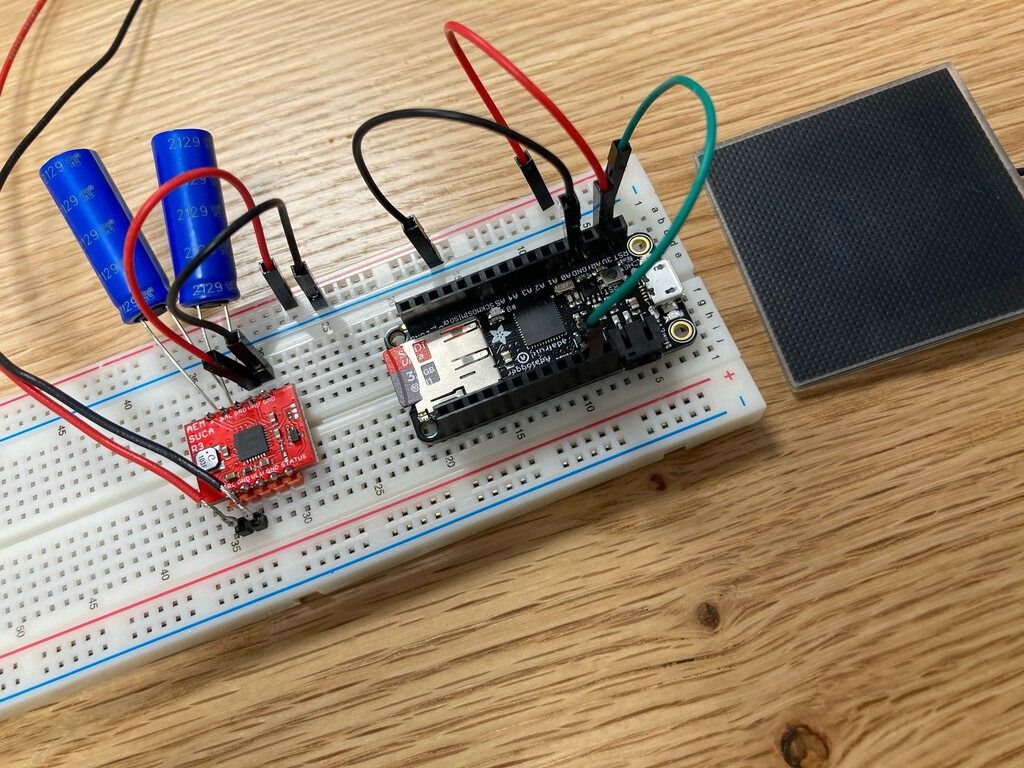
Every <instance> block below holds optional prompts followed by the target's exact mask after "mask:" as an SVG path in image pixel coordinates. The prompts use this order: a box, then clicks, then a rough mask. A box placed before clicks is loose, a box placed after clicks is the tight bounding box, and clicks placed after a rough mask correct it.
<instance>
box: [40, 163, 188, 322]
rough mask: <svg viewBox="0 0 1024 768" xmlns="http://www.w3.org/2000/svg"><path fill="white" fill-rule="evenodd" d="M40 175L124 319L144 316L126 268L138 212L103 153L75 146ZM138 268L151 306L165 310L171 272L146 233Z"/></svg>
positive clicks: (139, 244) (137, 255)
mask: <svg viewBox="0 0 1024 768" xmlns="http://www.w3.org/2000/svg"><path fill="white" fill-rule="evenodd" d="M39 176H40V177H41V178H42V180H43V184H45V185H46V189H47V190H48V191H49V193H50V196H51V197H52V198H53V201H54V202H55V203H56V204H57V207H58V208H60V211H61V213H62V214H63V216H64V220H65V221H66V222H67V223H68V226H69V227H71V231H72V232H73V233H74V235H75V237H76V238H77V239H78V244H79V245H81V246H82V250H83V251H85V256H86V258H87V259H89V263H90V264H91V265H92V268H93V269H94V270H95V272H96V275H97V276H98V277H99V279H100V282H101V283H102V284H103V287H104V289H105V290H106V291H107V295H108V296H109V297H110V300H111V301H112V302H113V303H114V306H115V307H117V311H118V312H119V313H120V314H121V321H122V322H124V323H135V322H138V321H139V320H142V319H143V317H142V311H141V310H140V309H139V305H138V304H137V303H136V302H135V299H134V298H133V297H132V293H131V290H130V289H129V288H128V282H127V281H126V280H125V276H124V270H123V264H124V240H125V235H126V234H127V233H128V226H129V225H130V224H131V220H132V215H131V213H130V212H129V210H128V206H127V205H126V204H125V202H124V198H123V197H122V196H121V193H120V192H119V191H118V190H117V187H115V186H114V182H113V181H112V180H111V178H110V174H109V173H108V172H107V169H106V167H105V166H104V165H103V161H102V160H100V157H99V155H97V154H96V153H95V152H94V151H93V150H91V149H70V150H68V151H67V152H62V153H61V154H59V155H56V156H55V157H53V158H51V159H50V160H49V161H48V162H46V163H45V164H44V165H43V167H42V168H40V169H39ZM135 274H136V278H137V280H138V284H139V288H140V289H141V290H142V295H143V296H145V297H146V301H147V303H148V304H149V306H151V307H152V308H153V309H154V310H155V311H157V312H161V311H163V309H164V307H165V306H166V303H167V288H168V283H167V276H166V275H165V274H164V271H163V270H162V269H161V268H160V265H159V264H158V263H157V260H156V258H154V256H153V251H152V250H151V249H150V247H149V244H148V243H147V242H146V241H145V239H144V238H143V237H142V236H141V235H140V236H139V239H138V242H137V243H136V244H135Z"/></svg>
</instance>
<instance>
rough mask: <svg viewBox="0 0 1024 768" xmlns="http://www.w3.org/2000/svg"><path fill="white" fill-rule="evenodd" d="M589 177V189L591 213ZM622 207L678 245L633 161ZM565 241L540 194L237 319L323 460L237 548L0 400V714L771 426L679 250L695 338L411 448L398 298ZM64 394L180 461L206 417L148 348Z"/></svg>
mask: <svg viewBox="0 0 1024 768" xmlns="http://www.w3.org/2000/svg"><path fill="white" fill-rule="evenodd" d="M590 181H591V177H583V178H581V179H580V180H579V185H578V187H577V191H578V194H579V195H580V197H581V202H582V205H583V208H584V216H585V218H589V214H588V209H589V208H590V207H591V206H592V203H593V201H592V200H591V199H590V197H589V194H590V191H589V190H590V189H591V187H592V185H591V183H590ZM617 210H618V211H619V212H620V213H622V214H623V215H624V216H625V218H626V221H627V225H628V227H629V230H630V232H646V233H647V234H650V235H651V236H653V237H655V238H657V237H658V236H660V235H661V233H662V232H664V229H665V226H666V224H667V221H668V219H667V216H666V215H665V213H664V211H663V209H662V206H661V203H660V202H659V201H658V199H657V197H656V196H655V194H654V192H653V190H652V189H651V186H650V184H649V182H648V180H647V178H646V176H645V175H644V173H643V170H642V168H641V167H640V166H639V164H638V163H637V162H636V158H634V159H633V161H632V163H631V165H630V168H629V169H628V170H627V173H626V176H625V179H624V181H623V184H622V187H621V199H620V202H619V206H618V209H617ZM561 236H562V224H561V221H560V220H558V219H557V218H556V216H554V215H553V214H551V213H549V212H546V211H542V210H541V209H540V208H539V206H537V205H536V203H535V202H533V200H532V198H531V199H530V200H526V201H522V202H520V203H517V204H515V205H510V206H508V207H506V208H503V209H502V210H500V211H497V212H495V213H492V214H490V215H488V216H484V217H481V218H480V219H477V220H475V221H472V222H469V223H467V224H465V225H462V226H459V227H455V228H453V229H451V230H449V231H448V232H446V233H443V234H442V235H441V236H440V238H439V239H440V242H439V243H438V246H439V250H440V252H441V254H442V256H443V257H444V260H445V266H444V267H443V268H441V269H437V270H434V271H433V272H431V271H429V270H427V269H426V268H425V267H424V266H423V264H422V262H421V261H420V260H419V258H418V257H417V256H416V255H415V253H413V252H412V251H411V249H405V250H402V251H398V252H395V253H391V254H387V255H385V256H383V257H380V258H377V259H373V260H370V261H368V262H366V263H364V264H361V265H356V266H353V267H352V268H350V269H347V270H345V271H344V272H342V273H341V274H339V275H337V276H334V277H332V278H330V279H328V280H324V281H323V285H324V293H325V294H326V296H327V298H328V300H329V301H330V303H331V305H332V308H331V309H330V310H328V311H326V312H323V313H321V314H320V315H312V314H311V313H309V312H308V311H307V312H306V314H301V312H300V313H299V314H297V315H294V316H288V315H287V314H285V313H284V312H283V311H281V310H280V309H278V308H277V306H276V304H275V302H273V301H266V302H263V303H257V304H255V305H253V306H251V307H249V308H247V309H243V310H241V311H239V312H237V313H236V314H235V316H234V320H235V323H236V325H237V326H238V327H240V328H241V329H242V330H243V331H244V333H245V334H246V335H247V336H248V337H249V338H250V339H252V340H254V342H256V343H257V344H258V345H259V346H260V347H261V348H262V350H263V352H264V353H265V354H266V356H267V357H268V358H269V359H270V361H271V362H272V363H273V365H274V368H275V370H276V371H277V372H278V374H279V379H278V381H277V382H275V384H280V385H285V384H289V383H290V384H294V385H295V388H296V391H297V393H298V396H299V400H300V403H301V406H302V409H303V411H304V414H305V417H306V420H307V421H308V425H309V434H310V435H311V439H312V441H313V447H314V449H315V451H316V453H317V463H316V464H315V465H314V466H312V467H310V468H308V469H306V470H305V471H304V472H303V475H304V483H303V484H302V485H301V486H296V487H293V488H289V489H286V490H285V491H283V492H282V493H280V494H279V495H276V496H273V497H271V498H267V499H265V500H263V502H262V508H263V510H264V511H265V512H266V514H267V515H268V517H269V518H270V526H269V528H267V529H266V530H264V531H259V532H257V533H255V534H253V535H250V536H248V537H245V538H238V537H236V536H235V535H234V534H233V532H232V531H230V529H229V528H227V527H226V526H225V525H224V524H222V523H221V522H220V521H219V520H218V519H217V518H216V517H214V516H213V515H212V514H211V513H209V512H208V511H206V510H203V509H198V508H196V507H195V505H193V504H192V503H191V502H187V501H186V500H185V499H184V498H183V497H182V496H180V495H178V494H176V493H175V492H174V491H173V489H171V488H170V487H169V486H167V485H166V484H164V483H162V482H161V481H160V480H158V479H156V478H154V477H153V476H152V475H150V474H148V473H146V472H140V471H138V470H137V469H136V468H134V467H132V466H128V465H126V464H124V463H123V462H121V461H120V460H117V459H116V458H115V457H113V456H111V455H110V454H108V453H106V452H105V451H104V450H102V449H100V448H98V447H96V446H95V445H93V444H92V443H90V442H89V441H88V440H85V439H84V438H82V437H81V436H80V435H78V434H77V433H76V432H75V431H73V430H70V429H68V428H67V427H66V426H65V425H64V424H63V423H62V422H60V421H59V420H56V419H54V418H52V417H51V415H50V414H49V413H48V412H46V411H45V410H44V409H42V408H40V407H39V406H37V405H36V404H35V403H33V402H31V401H28V400H26V399H23V398H21V399H13V400H8V401H7V402H5V403H3V404H0V466H2V475H3V480H4V482H3V486H2V490H0V716H6V715H10V714H12V713H13V712H16V711H20V710H23V709H27V708H30V707H33V706H37V705H39V704H41V703H43V702H45V701H49V700H52V699H54V698H56V697H58V696H60V695H63V694H64V693H66V692H67V691H69V690H71V689H75V688H79V687H81V686H84V685H86V684H88V683H90V682H93V681H96V680H99V679H103V678H107V677H110V676H112V675H115V674H117V673H118V672H121V671H123V670H125V669H127V668H130V667H132V666H136V665H139V664H141V663H143V662H145V661H147V660H149V659H153V658H157V657H160V656H164V655H167V654H170V653H173V652H175V651H177V650H180V649H182V648H184V647H186V646H189V645H193V644H195V643H198V642H200V641H202V640H204V639H206V638H209V637H212V636H214V635H216V634H218V633H220V632H222V631H226V630H227V629H228V628H231V627H235V626H238V625H239V624H240V623H244V622H246V621H251V620H254V619H256V618H258V617H260V616H262V615H265V614H266V613H267V612H268V611H271V610H276V609H282V608H285V607H287V606H290V605H294V604H295V603H297V602H298V601H299V600H300V599H301V598H302V597H303V596H305V595H307V594H308V593H310V592H313V591H327V590H331V589H336V588H338V587H340V586H343V585H346V584H350V583H352V582H355V581H359V580H362V579H365V578H367V577H368V576H370V575H371V574H373V573H374V572H377V571H380V570H382V569H384V568H390V567H394V566H395V565H396V564H397V563H399V562H401V561H404V560H407V559H409V558H412V557H415V556H417V555H421V554H423V553H425V552H427V551H429V550H431V549H434V548H437V547H440V546H442V545H444V544H446V543H449V542H451V541H453V540H455V539H458V538H461V537H464V536H467V535H469V534H470V533H473V532H475V531H477V530H480V529H481V528H483V527H486V526H490V525H493V524H495V523H497V522H499V521H501V520H504V519H507V518H509V517H511V516H513V515H516V514H520V513H522V512H525V511H527V510H529V509H532V508H534V507H537V506H539V505H541V504H545V503H548V502H551V501H554V500H556V499H559V498H563V497H565V496H567V495H569V494H571V493H574V492H577V491H579V490H582V489H583V488H586V487H588V486H592V485H595V484H597V483H600V482H603V481H605V480H607V479H609V478H610V477H613V476H615V475H618V474H622V473H624V472H627V471H628V470H631V469H634V468H636V467H638V466H641V465H643V464H647V463H650V462H652V461H656V460H658V459H659V458H661V457H662V456H663V455H664V454H665V453H667V452H669V451H673V450H676V449H679V448H684V447H692V446H694V445H697V444H699V443H702V442H705V441H706V440H709V439H711V438H713V437H716V436H718V435H721V434H723V433H726V432H729V431H732V430H734V429H737V428H739V427H741V426H744V425H747V424H750V423H752V422H755V421H756V420H757V419H759V418H760V416H761V414H762V412H763V410H764V402H763V400H762V398H761V396H760V394H759V393H758V390H757V388H756V386H755V385H754V382H753V381H752V380H751V377H750V375H749V373H748V372H747V369H746V368H745V366H744V364H743V362H742V360H741V359H740V355H739V351H738V350H737V348H736V346H735V344H734V343H733V341H732V338H731V337H730V336H729V333H728V331H727V330H726V328H725V325H724V324H723V322H722V320H721V318H720V317H719V315H718V312H717V310H716V309H715V306H714V304H713V303H712V301H711V298H710V297H709V296H708V295H707V292H706V290H705V288H704V286H703V284H702V283H701V281H700V279H699V278H696V277H694V276H693V267H692V264H691V262H690V258H689V256H688V255H687V253H686V251H685V250H684V249H683V248H682V247H681V246H680V245H679V244H675V245H674V246H673V248H671V249H669V251H668V256H667V259H668V261H669V263H670V264H671V266H672V268H673V269H674V270H675V272H676V273H677V276H678V278H679V282H680V285H681V289H682V293H683V297H684V302H685V306H686V309H687V312H688V315H689V316H690V317H691V318H692V319H693V322H694V324H695V325H696V330H697V334H698V338H697V339H696V340H695V341H694V343H692V344H689V345H688V346H686V347H684V348H682V349H680V350H678V351H675V352H673V353H671V354H668V355H666V356H665V357H663V358H661V359H660V360H658V361H657V362H655V363H652V364H650V365H646V366H641V367H638V368H635V369H633V370H629V371H626V372H622V373H619V374H616V375H613V376H610V377H608V378H606V379H602V380H600V381H597V382H594V383H593V384H590V385H588V386H585V387H582V388H580V389H577V390H573V391H571V392H568V393H566V394H565V395H563V396H560V397H556V398H554V399H551V400H547V401H545V402H542V403H540V404H537V405H535V406H531V407H529V408H527V409H525V410H522V411H519V412H517V413H515V414H513V415H511V416H508V417H506V418H504V419H502V420H499V421H496V422H493V423H491V424H488V425H486V426H484V427H481V428H477V429H475V430H472V431H469V432H467V433H465V434H462V435H460V436H458V437H455V438H452V439H449V440H443V441H440V442H437V443H433V444H426V443H423V442H422V441H420V440H418V439H417V438H416V435H415V434H414V432H413V428H412V426H411V424H410V422H409V419H408V416H407V414H406V412H405V411H404V409H403V408H402V407H401V405H400V404H399V403H398V401H397V400H396V398H395V392H394V388H393V386H392V382H391V379H390V377H389V375H388V372H387V370H385V364H384V360H383V356H382V352H383V351H384V347H385V344H384V340H383V338H382V336H383V335H384V334H385V333H386V332H387V331H388V329H390V328H393V327H394V326H395V324H396V319H397V318H396V314H395V311H394V305H395V302H396V301H397V300H400V299H402V298H406V297H408V296H411V295H414V294H417V293H422V292H423V291H424V290H425V289H428V288H430V287H435V286H440V285H441V284H443V283H444V282H446V281H447V280H450V279H452V277H453V276H455V275H457V274H460V273H462V272H469V271H472V270H476V269H479V268H482V267H486V266H487V265H489V264H494V263H497V262H499V261H501V260H504V259H507V258H508V257H509V256H510V255H512V254H514V253H516V252H517V251H520V252H525V251H527V250H529V249H531V248H536V247H538V246H539V245H541V244H543V243H546V242H551V241H553V240H555V239H558V238H560V237H561ZM192 369H193V370H197V373H198V375H199V376H200V377H203V376H205V373H204V372H203V371H202V370H201V369H197V367H196V366H192ZM62 386H63V387H65V388H67V389H68V390H69V391H70V392H72V393H73V394H74V395H76V396H78V397H80V398H82V399H83V400H84V401H85V402H87V403H89V404H91V405H92V406H94V407H96V408H98V409H99V410H100V411H101V412H102V413H104V414H106V415H108V416H111V417H113V418H115V419H117V420H119V421H121V422H122V423H123V424H125V425H126V426H128V427H130V428H132V429H135V430H137V431H139V432H141V433H143V434H145V435H149V436H151V437H154V438H156V439H158V440H160V441H162V442H164V443H166V444H168V445H173V446H174V447H175V448H176V449H178V450H180V451H181V452H182V453H187V452H188V448H187V445H186V442H185V438H184V433H183V429H182V428H183V426H184V425H185V424H188V423H190V422H193V421H196V420H197V419H200V418H202V417H203V416H204V415H205V412H206V411H207V410H208V407H207V406H206V405H205V404H204V403H203V402H202V401H201V400H200V399H198V398H197V397H196V396H195V393H194V390H192V389H191V388H190V387H189V386H188V384H187V383H186V382H184V381H183V380H182V377H180V376H178V375H177V374H176V373H175V372H174V371H173V370H172V369H171V367H170V365H169V364H168V362H167V361H166V359H165V358H163V357H162V356H161V355H160V354H159V352H158V350H155V349H154V348H153V347H151V346H146V347H140V348H138V349H135V350H133V351H131V352H128V353H127V354H125V355H122V356H120V357H116V358H113V359H111V360H106V361H104V362H101V363H98V364H96V365H94V366H91V367H89V368H87V369H85V370H84V371H81V372H80V373H78V374H76V375H74V376H72V377H70V378H69V379H67V380H65V381H64V382H62ZM238 396H239V397H241V396H242V394H241V393H240V392H239V393H238ZM245 445H246V446H247V450H255V437H251V438H246V439H245Z"/></svg>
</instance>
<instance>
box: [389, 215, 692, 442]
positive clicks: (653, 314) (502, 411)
mask: <svg viewBox="0 0 1024 768" xmlns="http://www.w3.org/2000/svg"><path fill="white" fill-rule="evenodd" d="M652 247H653V242H652V240H651V238H650V237H649V236H647V235H646V234H643V235H632V236H630V235H629V234H628V233H627V231H626V224H625V222H624V221H623V220H622V219H621V218H620V219H618V220H617V221H616V222H615V225H614V226H612V227H609V228H591V229H588V230H585V231H584V232H583V236H582V244H581V246H580V247H579V249H573V248H572V247H571V246H570V245H569V244H568V241H567V240H566V239H562V240H558V241H556V242H554V243H549V244H547V245H543V246H541V247H539V248H535V249H533V250H531V251H527V252H525V253H522V254H519V255H516V256H513V257H512V258H510V259H508V260H506V261H503V262H500V263H498V264H495V265H493V266H490V267H487V268H485V269H483V270H480V271H479V272H474V273H472V274H470V275H467V276H465V277H460V278H457V279H455V280H453V281H451V282H449V283H447V284H445V285H442V286H440V287H438V288H433V289H431V290H429V291H426V292H424V293H420V294H417V295H415V296H411V297H409V298H406V299H402V300H400V301H398V303H397V309H398V314H399V318H400V319H401V322H402V324H401V326H399V327H398V328H395V329H393V330H392V331H391V332H390V333H389V334H387V338H388V342H389V345H390V348H389V349H387V350H386V351H385V353H384V362H385V365H386V367H387V371H388V374H389V376H390V377H391V381H392V384H393V385H394V388H395V393H396V394H397V396H398V401H399V403H400V404H401V405H402V406H403V407H405V408H408V409H409V415H410V417H411V419H412V422H413V426H414V427H415V429H416V434H417V435H418V436H419V438H420V439H421V440H424V441H427V442H430V441H434V440H439V439H442V438H445V437H451V436H452V435H457V434H460V433H462V432H465V431H466V430H468V429H471V428H473V427H476V426H479V425H481V424H484V423H487V422H490V421H493V420H495V419H498V418H500V417H502V416H504V415H507V414H509V413H513V412H515V411H518V410H520V409H521V408H525V407H527V406H529V405H532V404H534V403H538V402H540V401H542V400H546V399H548V398H551V397H554V396H555V395H559V394H561V393H563V392H566V391H567V390H570V389H573V388H575V387H578V386H580V385H582V384H586V383H588V382H591V381H594V380H596V379H599V378H601V377H603V376H608V375H609V374H611V373H615V372H616V371H621V370H623V369H627V368H635V367H636V366H638V365H643V364H645V363H650V362H652V361H654V360H657V359H658V358H660V357H661V356H662V355H663V354H665V352H667V351H669V350H671V349H673V348H675V347H679V346H683V345H686V344H689V343H690V342H692V341H693V339H694V337H695V335H696V334H695V332H694V331H695V326H694V324H693V322H692V320H691V319H690V317H689V314H688V312H687V309H686V306H685V305H684V303H683V292H682V283H681V282H680V279H679V276H678V275H677V274H676V273H675V271H674V268H673V267H672V265H671V264H670V263H669V262H667V261H662V262H659V263H658V264H656V265H655V266H654V267H653V268H652V270H651V273H653V275H654V277H653V278H649V279H648V280H647V281H646V282H645V283H644V285H643V287H642V288H641V289H640V290H638V291H637V292H636V293H635V294H634V295H633V296H631V297H629V298H628V299H626V300H625V301H622V302H620V303H619V304H617V305H616V306H615V307H614V308H613V309H612V310H611V311H610V312H609V313H608V314H607V315H606V316H605V317H604V318H603V319H602V321H601V324H600V326H598V327H595V328H589V327H587V324H586V319H587V315H588V314H589V313H590V312H591V310H592V309H593V308H594V307H595V306H597V305H598V304H599V303H600V302H601V301H602V300H603V299H605V298H606V297H607V296H608V295H609V294H610V293H611V292H612V291H613V290H614V289H615V288H616V286H618V285H619V284H620V283H622V281H623V280H625V278H626V276H627V275H628V274H629V273H630V272H631V271H632V270H633V269H635V268H636V267H637V266H638V265H639V263H640V261H641V260H642V259H643V258H645V257H646V256H647V255H648V254H649V253H650V251H651V249H652ZM681 324H682V325H681ZM683 327H688V328H689V329H690V332H688V333H682V332H681V331H680V329H681V328H683Z"/></svg>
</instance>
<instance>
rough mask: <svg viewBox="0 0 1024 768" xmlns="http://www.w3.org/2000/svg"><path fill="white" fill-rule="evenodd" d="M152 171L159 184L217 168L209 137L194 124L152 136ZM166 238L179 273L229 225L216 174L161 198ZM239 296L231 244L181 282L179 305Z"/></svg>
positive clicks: (192, 304)
mask: <svg viewBox="0 0 1024 768" xmlns="http://www.w3.org/2000/svg"><path fill="white" fill-rule="evenodd" d="M152 143H153V159H154V160H155V161H156V175H157V178H158V179H159V180H160V183H161V184H163V183H164V182H166V181H169V180H170V179H173V178H174V177H175V176H177V175H179V174H181V173H184V172H185V171H191V170H193V169H195V168H206V167H216V165H217V154H216V152H215V151H214V148H213V136H211V135H210V134H209V132H207V131H202V130H199V129H197V128H183V129H179V130H175V131H164V132H163V133H158V134H157V135H156V136H154V137H153V142H152ZM163 206H164V221H165V222H166V223H167V239H168V241H169V242H170V246H171V261H172V262H173V263H174V273H175V274H178V273H179V272H180V271H181V270H182V269H184V268H185V265H186V264H188V262H189V261H191V260H192V259H193V258H195V255H196V254H197V253H199V251H201V250H202V248H203V246H204V245H206V244H207V243H208V242H210V241H211V240H213V238H214V237H215V236H216V235H217V234H218V233H219V232H220V231H221V230H222V229H224V227H226V226H227V220H226V218H225V214H224V195H223V193H222V192H221V187H220V179H196V180H195V181H193V182H191V183H190V184H185V185H184V186H181V187H178V189H176V190H174V191H173V192H171V193H170V194H169V195H167V197H165V198H164V200H163ZM238 297H239V293H238V275H237V273H236V271H235V256H234V254H233V253H232V251H231V244H230V243H227V242H226V243H224V245H222V246H221V247H220V248H218V249H217V250H216V251H215V252H214V253H212V254H210V256H209V258H207V259H206V260H205V261H204V262H203V264H202V266H200V267H199V269H197V270H196V271H195V272H194V273H193V274H192V275H191V276H190V277H189V279H188V280H186V281H185V283H184V284H183V285H182V287H181V299H180V300H181V304H182V305H183V306H186V307H198V306H207V305H214V304H227V303H228V302H230V301H234V300H235V299H237V298H238Z"/></svg>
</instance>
